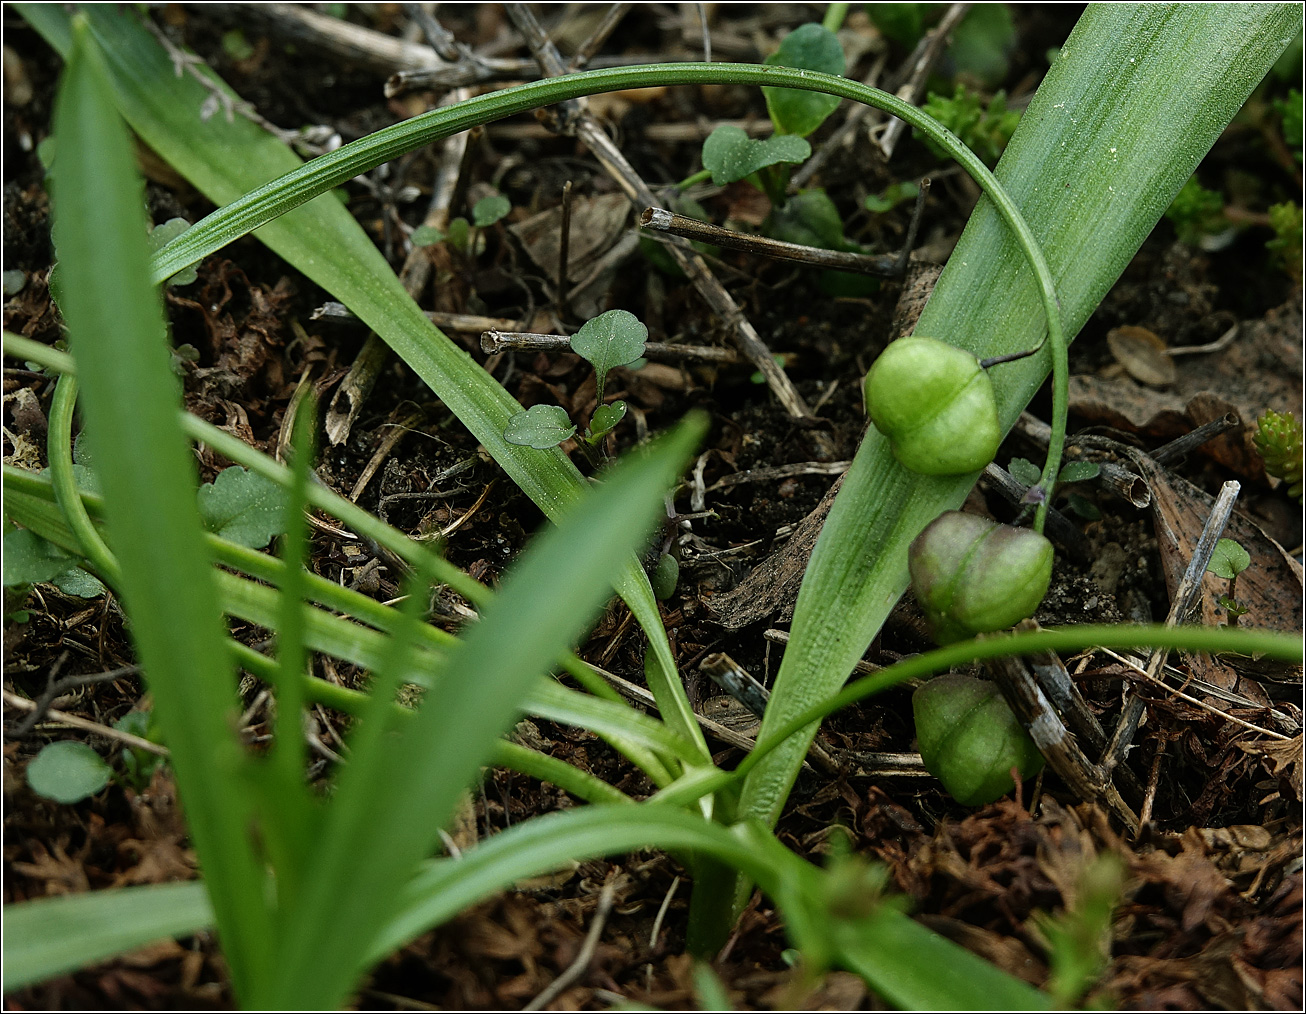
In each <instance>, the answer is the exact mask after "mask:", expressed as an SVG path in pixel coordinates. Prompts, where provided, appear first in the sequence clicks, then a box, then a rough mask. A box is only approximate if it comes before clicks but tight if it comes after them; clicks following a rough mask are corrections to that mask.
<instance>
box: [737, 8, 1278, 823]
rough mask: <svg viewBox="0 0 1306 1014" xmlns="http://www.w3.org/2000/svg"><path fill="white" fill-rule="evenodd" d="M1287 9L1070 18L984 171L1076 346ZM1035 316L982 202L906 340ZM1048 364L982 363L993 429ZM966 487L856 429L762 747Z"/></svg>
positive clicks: (1003, 234)
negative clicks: (998, 188) (1000, 190)
mask: <svg viewBox="0 0 1306 1014" xmlns="http://www.w3.org/2000/svg"><path fill="white" fill-rule="evenodd" d="M1300 31H1301V8H1300V6H1299V5H1296V4H1260V5H1258V4H1219V5H1215V4H1206V5H1202V4H1173V5H1166V6H1157V5H1137V4H1124V5H1097V6H1092V7H1090V8H1089V9H1088V11H1087V12H1086V13H1085V14H1084V16H1083V17H1082V18H1081V20H1080V22H1079V24H1078V25H1077V26H1076V28H1075V30H1074V32H1073V33H1072V34H1071V37H1070V39H1069V40H1068V41H1067V43H1066V45H1065V47H1063V49H1062V51H1061V53H1062V55H1061V57H1060V58H1058V60H1057V61H1056V63H1054V64H1053V67H1052V70H1051V71H1050V73H1049V74H1048V76H1047V78H1046V79H1045V80H1044V82H1043V84H1042V85H1041V86H1040V88H1039V91H1038V93H1037V95H1036V96H1035V98H1034V101H1033V102H1032V103H1031V104H1030V107H1029V110H1028V111H1027V112H1026V113H1025V115H1024V117H1023V118H1022V120H1021V125H1020V127H1019V129H1018V130H1017V131H1016V134H1015V136H1014V137H1013V138H1012V142H1011V144H1010V145H1009V146H1008V148H1007V151H1006V154H1005V155H1004V156H1003V159H1002V161H1001V163H1000V164H999V166H998V170H997V176H998V179H999V180H1000V181H1001V183H1002V184H1003V186H1004V187H1005V188H1006V189H1007V191H1008V193H1009V194H1010V195H1011V197H1012V198H1013V199H1014V200H1015V201H1016V203H1017V204H1018V205H1019V206H1020V208H1021V210H1022V212H1023V213H1024V215H1025V218H1026V220H1027V221H1028V222H1029V225H1030V227H1031V229H1032V230H1033V232H1034V234H1035V237H1036V238H1037V240H1038V242H1039V244H1040V245H1041V246H1042V249H1043V252H1044V254H1045V255H1046V257H1047V260H1048V262H1049V264H1050V266H1051V268H1052V272H1053V275H1054V278H1055V281H1056V286H1057V293H1058V295H1059V296H1060V299H1061V305H1062V317H1063V321H1064V324H1065V329H1066V333H1067V334H1068V335H1074V334H1075V333H1076V332H1077V331H1078V330H1079V329H1080V328H1081V327H1082V326H1083V324H1084V322H1085V321H1086V320H1087V319H1088V316H1089V314H1091V313H1092V311H1093V309H1094V308H1095V307H1096V306H1097V304H1098V302H1099V301H1100V300H1101V298H1102V296H1103V295H1104V294H1105V293H1106V291H1107V289H1108V288H1109V287H1110V286H1111V284H1112V283H1113V282H1114V281H1115V279H1116V278H1117V277H1118V276H1119V275H1120V273H1121V272H1122V271H1123V270H1124V268H1125V266H1126V265H1127V264H1128V263H1129V260H1130V258H1131V257H1132V256H1133V254H1134V251H1135V250H1137V248H1138V246H1139V245H1140V244H1141V243H1142V242H1143V240H1144V239H1145V238H1146V237H1147V235H1148V233H1149V232H1150V231H1151V229H1152V227H1153V226H1154V225H1155V223H1156V221H1157V219H1158V218H1159V217H1160V216H1161V214H1162V212H1163V211H1164V210H1165V208H1166V207H1167V206H1168V204H1169V202H1170V200H1171V199H1172V198H1173V197H1174V195H1175V194H1176V193H1177V192H1178V191H1179V188H1180V187H1181V186H1182V185H1183V183H1184V182H1185V181H1186V180H1187V179H1188V177H1189V176H1190V175H1191V173H1192V171H1193V169H1194V168H1195V167H1196V165H1197V163H1198V162H1199V161H1200V160H1201V158H1202V156H1203V155H1204V154H1205V153H1206V151H1207V150H1208V149H1209V148H1210V146H1211V145H1212V144H1213V143H1214V142H1215V140H1216V138H1217V137H1218V136H1219V134H1220V132H1221V130H1223V128H1224V126H1225V124H1227V123H1228V122H1229V120H1230V119H1232V117H1233V115H1234V114H1235V113H1236V112H1237V111H1238V109H1239V108H1240V107H1241V105H1242V103H1243V102H1244V101H1245V99H1246V98H1247V96H1248V95H1249V94H1250V93H1251V90H1252V89H1253V88H1254V87H1255V86H1256V84H1257V83H1258V82H1259V81H1260V79H1261V77H1262V76H1263V75H1264V74H1265V72H1266V71H1267V70H1268V69H1269V67H1270V65H1271V64H1272V63H1273V62H1274V60H1275V58H1276V57H1277V56H1278V55H1279V53H1280V52H1282V50H1283V49H1284V47H1285V46H1286V45H1287V44H1288V43H1289V42H1290V41H1291V40H1292V39H1293V38H1294V37H1295V36H1296V35H1297V34H1298V33H1299V32H1300ZM1043 329H1044V317H1043V315H1042V312H1041V302H1040V299H1039V297H1038V294H1037V292H1036V289H1035V286H1034V282H1033V279H1032V276H1031V275H1030V273H1029V271H1028V269H1027V267H1026V266H1025V264H1024V263H1023V261H1022V258H1021V257H1020V255H1019V254H1018V252H1017V248H1016V245H1015V243H1014V241H1013V239H1012V236H1011V233H1010V231H1009V230H1008V228H1007V227H1006V224H1005V223H1004V222H1002V221H1001V220H1000V219H999V216H998V215H997V214H996V213H995V211H994V209H993V207H992V206H991V205H990V203H989V202H988V201H987V200H982V201H981V202H980V205H979V207H978V208H977V209H976V212H975V214H974V215H973V216H972V218H971V221H970V223H969V224H968V226H967V228H966V231H965V234H964V235H963V236H962V239H961V242H960V243H959V244H958V246H957V248H956V250H955V251H954V253H953V255H952V257H951V258H950V259H949V261H948V267H947V269H946V270H945V271H944V273H943V275H942V277H941V278H940V279H939V282H938V285H937V286H936V287H935V290H934V293H933V295H932V296H931V298H930V302H929V304H928V305H927V307H926V308H925V312H924V314H923V315H922V317H921V319H920V322H919V323H918V324H917V326H916V330H915V333H916V334H920V335H925V336H929V337H936V338H942V339H945V340H946V341H948V342H949V343H951V344H953V345H957V346H960V347H962V348H966V349H970V350H971V351H973V352H975V353H976V354H977V355H980V356H990V355H999V354H1002V353H1006V352H1013V351H1017V350H1020V349H1025V348H1030V347H1033V346H1034V345H1036V344H1037V343H1038V341H1039V339H1040V338H1041V337H1042V334H1043ZM1048 367H1049V362H1048V357H1047V355H1046V352H1045V354H1043V355H1040V356H1036V357H1034V358H1032V359H1027V360H1024V361H1021V362H1018V363H1012V364H1009V365H1005V366H999V367H996V368H995V369H994V371H993V381H994V385H995V388H996V390H997V395H998V401H999V407H1000V414H1001V418H1002V422H1003V426H1004V428H1006V427H1010V425H1011V424H1012V422H1014V420H1015V418H1016V416H1017V415H1018V414H1019V413H1020V411H1021V409H1022V408H1023V407H1024V406H1025V405H1026V403H1027V402H1028V401H1029V399H1030V398H1031V397H1032V396H1033V394H1034V392H1035V391H1036V390H1037V388H1038V386H1039V384H1040V383H1042V381H1043V378H1044V377H1045V376H1046V375H1047V371H1048ZM972 485H973V477H965V478H960V479H931V478H927V477H923V476H918V475H915V474H913V473H910V472H908V471H906V470H905V469H903V468H902V467H901V466H900V465H898V463H897V462H896V461H895V460H894V458H893V456H892V455H891V453H890V452H889V447H888V442H887V441H886V440H885V439H884V438H883V437H882V436H881V435H880V434H879V433H878V432H877V431H875V430H873V429H872V430H871V431H870V432H869V433H868V434H867V436H866V439H865V440H864V441H863V442H862V446H861V448H860V449H859V450H858V452H857V456H856V458H855V459H854V462H853V465H852V467H851V469H850V470H849V472H848V474H847V475H846V477H845V479H844V486H843V489H842V490H841V492H840V494H839V497H838V499H837V500H836V501H835V504H834V507H833V508H832V509H831V512H830V516H829V518H828V519H827V521H826V523H825V527H824V529H823V530H822V532H821V537H820V540H819V541H818V543H817V546H816V549H815V550H814V552H813V554H812V559H811V562H810V563H809V565H808V570H807V574H806V576H805V578H804V581H803V586H802V589H801V591H800V593H799V597H798V602H797V605H796V607H795V612H794V621H793V639H792V640H791V641H790V643H789V646H788V647H787V649H786V651H785V656H784V662H783V663H782V666H781V669H780V674H779V676H778V677H777V681H776V687H775V690H774V692H773V693H772V695H771V702H770V705H769V706H768V708H767V715H766V720H765V721H764V722H763V725H762V729H761V732H760V734H759V735H760V737H761V739H762V740H763V741H764V740H766V739H767V738H769V737H771V736H772V735H774V734H775V732H776V730H777V729H778V728H779V727H780V726H782V725H785V724H786V723H788V722H790V721H791V720H792V719H794V718H795V717H796V716H797V715H799V714H800V713H802V712H803V711H805V710H806V709H807V708H809V707H810V706H811V705H812V704H814V703H815V702H818V701H821V700H823V699H825V698H828V697H829V696H831V695H832V694H834V693H835V692H836V691H837V690H838V688H839V687H840V686H842V684H843V682H844V680H845V679H846V678H847V676H848V673H849V672H850V671H851V670H852V666H853V663H854V662H855V661H856V660H857V659H858V658H859V657H860V656H861V654H862V652H863V651H865V649H866V646H867V645H868V644H869V643H870V642H871V639H872V638H873V637H874V636H875V633H876V632H877V631H878V630H879V629H880V626H881V624H882V623H883V622H884V618H885V617H886V616H887V615H888V613H889V611H890V610H891V609H892V608H893V606H894V604H895V603H896V602H897V600H898V598H899V596H900V595H901V594H902V592H903V591H904V590H905V589H906V587H907V583H908V581H907V547H908V545H909V544H910V543H911V540H912V539H914V538H915V537H916V535H917V534H918V533H919V532H920V530H921V529H922V528H923V527H924V526H925V525H926V524H928V523H929V522H930V521H932V520H933V519H934V518H935V517H937V516H938V515H939V514H941V513H942V512H943V511H944V510H948V509H954V508H957V507H959V506H960V505H961V504H962V502H963V501H964V500H965V497H966V494H967V492H968V491H969V489H970V487H971V486H972ZM814 731H815V727H814V726H813V727H812V728H811V729H809V730H808V731H807V732H805V733H804V734H803V735H802V736H798V737H795V738H794V739H793V740H792V741H791V742H789V743H786V744H785V745H784V746H783V747H781V748H780V749H778V750H777V751H775V755H774V757H773V758H771V759H770V760H768V762H767V763H765V764H761V765H759V766H758V768H757V770H756V771H754V772H753V774H752V775H751V776H750V778H749V780H748V784H747V785H746V787H745V790H744V797H743V802H742V807H743V808H742V810H741V813H743V814H747V815H753V816H757V817H759V818H761V819H763V820H766V821H768V822H771V823H774V821H775V819H776V817H777V816H778V814H779V810H780V807H781V806H782V805H783V803H784V800H785V798H786V797H787V795H788V792H789V788H790V786H791V785H792V784H793V779H794V778H795V776H796V775H797V772H798V767H799V764H800V763H801V760H802V757H803V755H804V752H805V751H806V748H807V744H808V743H809V742H810V739H811V734H812V733H814Z"/></svg>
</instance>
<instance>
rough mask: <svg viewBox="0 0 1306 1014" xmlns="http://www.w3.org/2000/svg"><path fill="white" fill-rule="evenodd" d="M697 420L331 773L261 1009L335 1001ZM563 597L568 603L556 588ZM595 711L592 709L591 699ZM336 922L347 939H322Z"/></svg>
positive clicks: (624, 480) (600, 497) (695, 430)
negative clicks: (300, 893)
mask: <svg viewBox="0 0 1306 1014" xmlns="http://www.w3.org/2000/svg"><path fill="white" fill-rule="evenodd" d="M703 428H704V427H703V421H702V420H701V419H700V420H694V421H692V422H690V423H687V424H682V425H681V426H680V427H679V428H678V429H677V430H676V431H674V432H673V433H672V434H670V435H668V437H665V438H663V439H662V440H660V441H659V442H658V445H657V446H656V447H655V448H654V449H650V450H649V451H647V452H645V453H642V454H638V455H636V456H635V460H633V461H626V462H623V463H622V464H619V465H618V466H617V468H615V469H614V470H613V471H612V473H611V474H610V475H609V476H608V477H607V478H606V480H605V481H604V482H603V484H602V485H601V486H599V487H598V488H597V490H596V491H595V492H594V493H593V494H591V495H590V496H588V497H586V498H585V499H584V500H582V501H581V502H580V503H578V504H577V505H576V506H575V507H574V508H573V509H572V510H571V511H570V512H569V513H568V516H567V517H566V518H564V520H563V524H562V526H561V527H560V528H557V529H554V530H550V531H548V532H546V533H545V534H544V535H543V536H541V537H540V538H539V539H538V540H537V541H536V542H535V543H534V544H533V545H532V546H531V548H530V549H529V550H528V551H527V552H526V553H525V554H523V557H522V559H521V561H520V562H519V563H518V564H517V565H516V566H515V567H514V569H513V572H512V573H511V575H510V576H509V578H508V579H507V581H505V583H504V587H503V590H502V592H500V594H499V595H498V596H496V598H495V600H494V602H493V603H492V604H491V605H490V606H489V607H488V608H487V609H486V611H485V613H484V614H483V615H482V618H481V620H480V621H479V622H478V623H476V624H475V625H474V626H473V627H471V628H470V630H469V631H468V632H467V633H466V635H465V636H464V638H463V639H462V640H461V641H460V642H459V644H458V645H457V646H455V647H454V648H452V649H450V650H449V652H448V653H447V654H446V656H445V658H444V661H443V664H442V665H441V666H440V667H439V670H440V671H439V672H438V673H436V674H434V676H433V684H434V686H433V688H432V690H431V691H430V692H428V694H427V696H426V699H425V700H424V702H423V706H422V707H421V708H419V710H418V712H417V715H416V717H415V718H414V720H413V721H412V722H409V723H407V727H406V728H404V729H402V730H401V731H400V732H399V734H398V735H397V736H396V737H394V738H391V739H390V740H389V741H387V742H386V743H385V744H384V745H385V750H384V752H382V751H380V750H377V751H367V752H365V751H363V750H361V749H360V750H356V751H354V754H353V756H352V758H351V762H350V764H349V765H348V766H347V767H346V768H345V770H344V772H343V773H342V775H341V778H340V782H339V785H338V787H337V790H336V793H335V795H334V798H333V800H332V806H331V809H330V812H329V814H328V817H327V819H326V823H325V826H324V828H323V840H322V843H321V847H320V849H319V850H318V852H317V853H316V854H315V856H314V861H313V864H312V866H311V867H310V869H309V872H308V875H307V877H306V883H307V884H308V885H309V886H308V888H307V892H306V894H305V897H304V903H303V904H302V905H300V906H297V909H296V911H295V912H294V916H293V918H292V919H291V920H290V921H289V922H288V923H287V925H286V930H287V932H286V934H285V936H284V937H283V938H282V940H281V941H280V947H279V948H278V958H277V965H278V968H279V969H280V973H281V974H280V977H279V981H278V983H277V984H276V985H275V987H274V988H273V989H272V990H271V991H270V992H269V993H267V994H265V995H264V996H263V997H262V999H263V1000H264V1001H265V1002H268V1003H270V1005H271V1006H284V1005H286V1004H287V1003H290V1002H291V1001H293V1003H294V1004H296V1005H299V1006H309V1007H314V1006H335V1005H338V1004H339V1003H341V1002H342V1001H343V1000H344V999H346V997H347V995H348V992H349V990H350V989H351V988H353V986H354V985H355V983H356V981H357V979H358V977H359V976H360V975H361V974H362V972H363V970H364V967H365V966H364V964H363V958H364V956H365V954H366V952H367V950H368V949H369V946H370V943H371V940H372V938H373V937H374V935H375V934H376V933H377V932H378V931H379V930H380V928H381V926H382V925H384V923H385V920H386V917H387V913H388V911H390V910H391V909H392V908H393V905H394V904H395V903H396V901H397V899H398V895H399V892H400V891H401V890H402V888H403V885H404V883H405V882H406V881H407V880H408V878H409V876H410V875H411V873H412V871H413V870H414V869H415V868H416V865H417V863H418V861H419V860H420V859H421V858H422V856H423V855H425V854H428V853H429V852H430V850H431V848H432V846H433V844H434V842H435V841H436V835H437V832H438V830H439V828H440V827H441V825H442V824H443V823H444V821H445V820H446V819H447V818H448V815H449V813H450V812H451V811H452V808H453V805H454V802H455V800H456V798H457V795H458V793H459V792H460V791H461V790H462V788H463V787H464V786H465V785H466V784H467V783H468V782H470V781H471V780H472V778H473V777H474V775H475V773H476V771H477V768H478V766H479V765H480V764H482V763H483V762H484V761H485V759H486V758H487V756H488V755H489V753H490V752H491V750H492V747H493V742H494V738H495V737H496V736H497V735H498V734H499V733H500V732H501V731H502V730H503V728H504V727H505V726H507V725H508V724H509V723H510V722H511V721H512V719H513V718H514V716H515V715H516V714H517V713H518V711H519V709H520V707H521V701H522V699H523V697H524V696H525V694H526V692H527V690H529V689H530V687H531V686H532V684H533V683H534V682H535V681H536V680H538V678H539V674H540V672H541V671H543V670H545V669H547V668H548V666H549V665H550V664H551V663H552V660H553V659H554V658H556V657H557V655H558V654H559V653H560V652H561V651H562V650H563V649H564V648H565V647H567V645H568V643H569V642H570V641H571V640H572V639H573V638H574V637H575V636H577V635H578V634H579V633H580V631H581V630H583V629H584V627H585V626H586V625H587V624H588V623H589V622H590V620H591V618H592V616H593V614H594V612H595V611H596V610H597V609H598V608H599V606H600V605H602V603H603V601H604V599H605V598H606V597H607V589H608V581H609V580H610V575H611V570H612V564H613V561H619V560H621V559H623V558H624V557H625V554H627V553H629V552H631V551H632V549H633V547H634V545H635V544H636V543H637V541H638V540H640V539H642V538H644V537H645V536H646V533H647V530H648V528H649V526H650V525H651V524H652V523H653V520H654V519H655V518H656V516H657V514H658V513H659V510H660V507H661V498H662V496H663V495H664V492H665V490H666V488H667V487H668V486H669V485H670V483H671V482H672V481H673V479H674V477H675V476H676V475H677V474H678V472H679V470H680V468H681V467H682V466H683V464H684V463H685V462H686V461H687V460H688V457H689V455H690V453H691V452H692V450H693V448H694V446H695V445H696V444H697V442H698V440H699V439H700V438H701V435H702V432H703ZM558 587H564V588H566V589H567V595H566V596H565V597H563V596H559V595H558V594H556V589H557V588H558ZM596 703H597V702H596ZM330 921H343V922H344V923H346V924H347V925H349V926H350V927H351V928H352V932H351V933H349V934H339V933H337V934H326V935H324V934H321V933H319V932H318V929H319V927H321V926H323V925H326V924H327V923H328V922H330Z"/></svg>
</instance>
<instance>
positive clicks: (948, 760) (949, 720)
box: [911, 673, 1043, 806]
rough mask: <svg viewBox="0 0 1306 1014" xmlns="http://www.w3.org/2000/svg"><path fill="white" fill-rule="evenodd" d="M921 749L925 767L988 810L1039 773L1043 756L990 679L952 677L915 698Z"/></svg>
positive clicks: (966, 800) (957, 795) (965, 800)
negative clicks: (1023, 780) (1017, 779)
mask: <svg viewBox="0 0 1306 1014" xmlns="http://www.w3.org/2000/svg"><path fill="white" fill-rule="evenodd" d="M911 703H912V713H913V714H914V715H915V717H916V745H917V746H918V747H919V749H920V752H921V760H923V761H924V762H925V769H926V770H927V771H929V773H930V774H932V775H933V776H934V777H935V778H937V779H938V780H939V781H941V782H942V783H943V787H944V788H945V789H947V790H948V794H949V795H950V796H952V798H953V799H955V800H956V801H957V802H959V803H961V804H962V805H963V806H983V805H984V804H985V803H991V802H993V801H994V800H995V799H1000V798H1001V797H1002V796H1005V795H1006V794H1007V793H1008V792H1010V791H1011V790H1012V788H1013V786H1014V784H1015V783H1014V782H1013V781H1012V779H1011V769H1012V768H1013V767H1014V768H1015V769H1016V770H1017V771H1019V772H1020V776H1021V777H1022V778H1029V777H1030V776H1032V775H1035V774H1037V773H1038V772H1039V771H1040V770H1041V769H1042V767H1043V756H1042V754H1040V753H1039V751H1038V747H1036V746H1035V745H1034V741H1033V740H1032V739H1030V738H1029V734H1028V733H1027V732H1026V731H1025V730H1024V729H1023V728H1022V727H1021V724H1020V722H1019V721H1017V719H1016V716H1015V715H1013V714H1012V713H1011V708H1009V707H1008V706H1007V702H1006V701H1004V700H1003V699H1002V694H1001V693H999V691H998V688H997V687H996V686H994V685H993V684H992V683H989V682H988V681H987V680H978V679H974V678H972V677H970V676H957V675H953V674H951V673H949V674H948V675H946V676H936V677H935V678H934V679H932V680H930V681H929V682H928V683H926V684H925V685H924V686H923V687H921V688H920V689H919V690H917V691H916V693H915V694H913V695H912V701H911Z"/></svg>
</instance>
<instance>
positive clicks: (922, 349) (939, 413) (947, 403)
mask: <svg viewBox="0 0 1306 1014" xmlns="http://www.w3.org/2000/svg"><path fill="white" fill-rule="evenodd" d="M863 392H864V394H865V396H866V411H867V413H868V414H869V415H870V417H871V421H872V422H873V423H875V427H876V429H878V430H879V431H880V432H881V433H883V434H884V435H885V436H887V437H888V438H889V441H890V444H891V445H892V447H893V455H894V457H896V458H897V459H898V460H899V461H900V462H902V464H903V465H905V466H906V467H907V468H910V469H911V470H912V471H913V472H920V473H921V474H923V475H964V474H966V473H969V472H978V471H979V470H980V469H981V468H983V467H984V466H985V465H987V464H988V463H989V462H990V461H992V460H993V456H994V455H995V454H996V453H997V452H998V445H999V444H1000V443H1001V442H1002V430H1001V427H1000V426H999V425H998V408H997V400H996V398H995V397H994V394H993V383H992V381H990V380H989V376H988V373H987V372H986V371H985V370H984V369H983V367H981V366H980V363H979V361H978V360H977V359H976V358H975V357H974V356H973V355H971V353H969V352H967V351H965V350H964V349H959V348H957V347H955V346H953V345H949V344H948V343H947V342H942V341H939V340H938V339H936V338H919V337H915V336H912V337H909V338H899V339H898V340H897V341H895V342H893V343H892V344H890V345H889V347H888V348H886V349H885V350H884V352H882V353H881V354H880V357H879V358H878V359H876V361H875V365H873V366H872V367H871V371H870V372H869V373H868V374H867V375H866V380H865V383H864V385H863Z"/></svg>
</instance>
